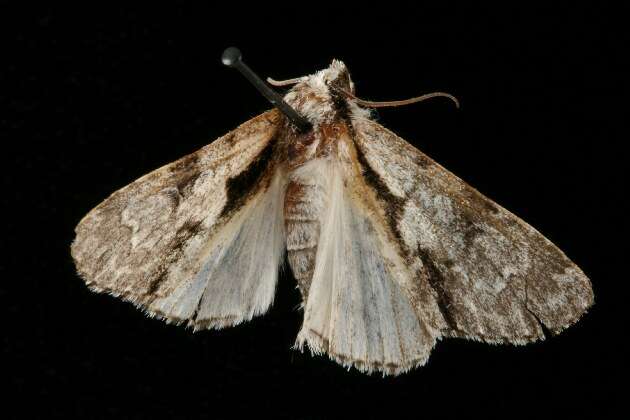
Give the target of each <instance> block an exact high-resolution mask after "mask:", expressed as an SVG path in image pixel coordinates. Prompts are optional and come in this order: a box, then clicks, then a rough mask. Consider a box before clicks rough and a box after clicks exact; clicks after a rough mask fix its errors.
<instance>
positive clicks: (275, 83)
mask: <svg viewBox="0 0 630 420" xmlns="http://www.w3.org/2000/svg"><path fill="white" fill-rule="evenodd" d="M302 80H304V77H296V78H294V79H287V80H274V79H272V78H271V77H267V83H269V84H270V85H273V86H289V85H295V84H296V83H300V82H301V81H302Z"/></svg>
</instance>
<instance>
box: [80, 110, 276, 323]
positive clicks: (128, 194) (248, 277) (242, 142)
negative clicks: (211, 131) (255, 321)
mask: <svg viewBox="0 0 630 420" xmlns="http://www.w3.org/2000/svg"><path fill="white" fill-rule="evenodd" d="M280 122H281V117H280V116H279V115H278V113H277V111H269V112H267V113H264V114H262V115H260V116H258V117H256V118H254V119H252V120H250V121H248V122H246V123H244V124H243V125H241V126H240V127H239V128H237V129H236V130H234V131H232V132H230V133H228V134H227V135H225V136H223V137H221V138H220V139H218V140H217V141H215V142H213V143H211V144H210V145H208V146H206V147H204V148H202V149H201V150H199V151H197V152H196V153H193V154H191V155H189V156H186V157H184V158H182V159H180V160H178V161H176V162H173V163H171V164H169V165H166V166H164V167H162V168H160V169H158V170H156V171H154V172H152V173H150V174H148V175H146V176H144V177H142V178H140V179H139V180H137V181H136V182H134V183H132V184H130V185H128V186H127V187H125V188H123V189H121V190H119V191H118V192H116V193H114V194H112V195H111V196H110V197H109V198H108V199H107V200H105V201H104V202H103V203H101V204H100V205H98V206H97V207H96V208H95V209H94V210H92V211H91V212H90V213H89V214H88V215H87V216H86V217H85V218H84V219H83V220H82V221H81V222H80V223H79V225H78V226H77V228H76V232H77V236H76V239H75V241H74V242H73V244H72V255H73V257H74V260H75V263H76V265H77V269H78V271H79V274H80V275H81V276H82V277H83V278H84V280H85V281H86V283H87V284H88V285H89V286H90V287H91V288H92V289H93V290H96V291H99V292H108V293H111V294H113V295H116V296H120V297H121V298H123V299H125V300H129V301H131V302H133V303H135V304H136V305H138V306H140V307H142V308H143V309H144V310H146V311H147V312H148V313H149V314H151V315H155V316H159V317H162V318H164V319H166V320H167V321H171V322H177V323H180V322H186V323H189V324H191V325H193V326H195V327H196V328H198V327H200V326H205V327H221V326H225V325H231V324H233V323H238V322H240V321H242V320H244V319H249V318H251V316H253V315H256V314H259V313H262V312H264V311H265V310H266V307H268V306H269V304H270V303H271V301H272V297H273V292H271V293H270V292H269V290H273V288H274V287H275V283H276V280H277V266H278V264H279V263H280V261H281V252H282V249H283V248H284V238H283V236H284V234H283V230H282V212H281V206H282V200H283V194H284V187H283V184H282V180H283V179H284V177H283V176H281V175H280V172H278V171H279V166H278V165H277V164H276V163H275V162H274V153H273V152H274V150H275V147H276V143H277V136H278V127H279V126H280ZM279 208H280V209H279ZM261 219H264V223H262V220H261ZM254 221H256V222H258V223H257V224H256V223H254ZM261 241H263V242H265V243H267V244H268V246H265V247H260V248H256V249H253V248H252V244H254V243H260V242H261ZM247 246H249V248H247ZM245 249H247V250H249V251H251V252H245V254H246V256H244V257H243V261H239V264H238V265H237V264H235V263H234V261H233V259H234V256H235V254H236V253H237V252H241V253H243V252H244V250H245ZM225 261H231V264H223V263H224V262H225ZM270 264H271V265H274V270H272V271H273V273H271V271H270V270H269V269H268V268H265V267H269V265H270ZM237 267H239V268H240V270H241V271H242V272H240V273H239V274H241V275H243V276H242V277H241V278H240V280H241V283H239V284H238V287H233V288H232V289H230V290H231V294H230V295H226V294H225V293H227V292H225V291H224V293H223V295H220V296H223V297H224V302H222V303H221V304H215V303H216V302H213V301H212V298H210V297H209V296H208V294H209V293H210V292H207V293H208V294H206V295H204V291H207V290H215V289H213V286H216V285H214V283H213V280H214V281H217V282H219V283H221V282H223V281H225V280H224V278H225V277H226V276H227V274H226V270H236V269H237ZM260 270H263V271H262V273H264V275H263V276H262V283H261V284H263V286H260V287H258V288H255V287H254V286H252V283H253V281H254V280H253V277H254V276H258V275H260V274H261V271H260ZM235 272H236V271H235ZM228 277H231V276H228ZM237 292H239V293H240V294H239V293H237ZM257 293H261V294H262V295H258V294H257ZM236 295H238V296H236ZM204 296H205V297H204ZM203 304H208V305H209V306H211V308H206V307H200V305H203ZM228 306H229V308H227V307H228ZM200 317H201V318H200Z"/></svg>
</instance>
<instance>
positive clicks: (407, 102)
mask: <svg viewBox="0 0 630 420" xmlns="http://www.w3.org/2000/svg"><path fill="white" fill-rule="evenodd" d="M330 87H331V88H333V89H335V90H337V91H339V92H341V93H343V94H344V95H346V96H347V97H349V98H351V99H353V100H355V101H356V102H357V103H358V104H359V105H363V106H365V107H368V108H385V107H388V106H402V105H410V104H415V103H417V102H422V101H426V100H427V99H431V98H437V97H444V98H448V99H450V100H451V101H453V102H454V103H455V106H456V107H457V108H459V101H458V100H457V98H456V97H454V96H453V95H451V94H450V93H445V92H432V93H427V94H425V95H421V96H416V97H415V98H410V99H405V100H402V101H386V102H376V101H366V100H364V99H360V98H357V97H356V96H354V95H353V94H352V93H350V92H348V91H346V90H343V89H340V88H338V87H335V86H330Z"/></svg>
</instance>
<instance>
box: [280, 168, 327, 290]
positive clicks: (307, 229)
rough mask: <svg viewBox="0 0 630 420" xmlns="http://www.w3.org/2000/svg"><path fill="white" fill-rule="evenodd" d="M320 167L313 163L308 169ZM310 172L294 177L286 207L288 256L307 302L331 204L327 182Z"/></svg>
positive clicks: (290, 183) (288, 190)
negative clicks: (319, 245)
mask: <svg viewBox="0 0 630 420" xmlns="http://www.w3.org/2000/svg"><path fill="white" fill-rule="evenodd" d="M318 165H319V164H318V162H317V161H311V162H309V163H308V164H307V165H305V166H308V167H316V166H318ZM298 171H300V170H299V169H298ZM308 172H309V173H307V174H304V173H302V174H300V175H299V176H293V177H290V181H289V185H288V186H287V192H286V196H285V203H284V222H285V227H286V235H287V236H286V238H287V256H288V260H289V265H290V266H291V270H292V271H293V275H294V277H295V278H296V280H297V282H298V286H299V288H300V291H301V293H302V295H303V297H304V299H305V301H306V297H307V294H308V290H309V287H310V283H311V279H312V277H313V271H314V268H315V255H316V253H317V245H318V243H319V235H320V230H321V223H320V220H321V216H322V213H323V211H324V209H325V208H326V207H327V204H328V203H327V201H328V199H327V191H326V188H325V187H326V186H325V180H324V178H323V177H321V176H317V174H318V173H319V171H317V170H315V171H312V172H311V171H308Z"/></svg>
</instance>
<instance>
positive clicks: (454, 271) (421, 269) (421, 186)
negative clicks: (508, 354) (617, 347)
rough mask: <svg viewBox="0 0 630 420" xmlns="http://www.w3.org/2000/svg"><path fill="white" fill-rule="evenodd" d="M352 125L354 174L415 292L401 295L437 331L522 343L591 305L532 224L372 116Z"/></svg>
mask: <svg viewBox="0 0 630 420" xmlns="http://www.w3.org/2000/svg"><path fill="white" fill-rule="evenodd" d="M353 125H354V131H355V135H354V142H355V144H356V148H357V154H358V160H359V162H360V165H361V167H362V171H363V175H364V178H365V180H366V182H367V183H368V184H369V185H370V187H371V188H372V189H373V190H374V191H375V193H376V197H377V202H378V203H379V206H380V207H381V209H382V211H383V214H385V215H386V218H387V224H388V225H389V229H390V231H391V234H392V236H393V237H394V238H395V239H396V241H397V242H398V243H399V244H400V252H401V254H402V255H403V256H404V258H405V259H406V261H407V264H408V266H409V267H410V268H412V269H415V270H416V275H415V278H414V282H415V285H416V287H417V288H418V291H423V290H424V291H425V292H424V293H423V296H424V298H422V299H418V297H419V296H420V293H419V294H418V296H417V297H416V296H411V298H412V299H413V300H414V301H416V302H419V303H418V304H417V306H418V307H420V306H424V307H425V308H433V310H432V311H431V310H430V311H429V313H427V314H426V316H425V318H426V319H429V318H430V320H431V321H430V322H431V324H432V325H433V326H434V327H435V328H437V329H439V330H441V331H442V334H443V335H446V336H456V337H466V338H472V339H478V340H482V341H486V342H497V343H500V342H511V343H525V342H530V341H534V340H537V339H542V338H544V334H543V330H542V328H541V326H542V325H544V326H545V327H546V328H547V329H549V330H550V331H551V332H553V333H557V332H559V331H561V330H563V329H564V328H566V327H567V326H569V325H571V324H573V323H574V322H576V321H577V320H578V319H579V318H580V316H581V315H582V314H583V313H584V312H585V311H586V310H587V309H588V308H589V306H591V305H592V303H593V291H592V288H591V284H590V281H589V279H588V278H587V277H586V276H585V275H584V273H583V272H582V271H581V270H580V269H579V268H578V267H577V266H576V265H575V264H574V263H573V262H571V261H570V260H569V259H568V258H567V257H566V256H565V255H564V254H563V253H562V252H561V251H560V250H559V249H558V248H557V247H556V246H554V245H553V244H552V243H551V242H550V241H549V240H547V239H546V238H545V237H544V236H543V235H541V234H540V233H539V232H537V231H536V230H535V229H534V228H532V227H531V226H529V225H528V224H526V223H525V222H523V221H522V220H521V219H519V218H518V217H516V216H515V215H513V214H512V213H510V212H509V211H507V210H505V209H504V208H502V207H500V206H499V205H497V204H496V203H494V202H492V201H491V200H489V199H488V198H486V197H484V196H483V195H482V194H480V193H479V192H478V191H476V190H475V189H473V188H472V187H470V186H469V185H467V184H466V183H464V182H463V181H462V180H460V179H459V178H457V177H456V176H454V175H453V174H452V173H450V172H449V171H447V170H446V169H444V168H443V167H441V166H440V165H438V164H437V163H435V162H434V161H433V160H431V159H430V158H428V157H427V156H425V155H424V154H423V153H421V152H420V151H419V150H417V149H416V148H414V147H413V146H411V145H410V144H408V143H407V142H405V141H404V140H403V139H401V138H399V137H398V136H396V135H395V134H393V133H392V132H390V131H389V130H387V129H385V128H383V127H382V126H380V125H379V124H377V123H375V122H373V121H370V120H366V119H358V120H355V121H354V122H353ZM420 301H421V302H420Z"/></svg>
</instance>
